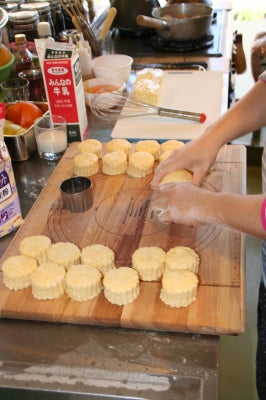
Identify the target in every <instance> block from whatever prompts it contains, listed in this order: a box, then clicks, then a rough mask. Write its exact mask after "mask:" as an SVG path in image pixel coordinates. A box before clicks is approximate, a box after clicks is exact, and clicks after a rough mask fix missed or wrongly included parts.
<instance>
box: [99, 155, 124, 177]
mask: <svg viewBox="0 0 266 400" xmlns="http://www.w3.org/2000/svg"><path fill="white" fill-rule="evenodd" d="M102 172H103V173H104V174H106V175H120V174H124V173H126V172H127V155H126V153H125V152H123V151H120V150H118V151H112V152H111V153H107V154H105V155H104V156H103V158H102Z"/></svg>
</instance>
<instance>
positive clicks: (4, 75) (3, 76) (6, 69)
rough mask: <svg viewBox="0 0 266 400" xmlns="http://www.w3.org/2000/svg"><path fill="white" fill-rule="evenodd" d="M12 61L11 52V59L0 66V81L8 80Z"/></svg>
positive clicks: (13, 59) (12, 55)
mask: <svg viewBox="0 0 266 400" xmlns="http://www.w3.org/2000/svg"><path fill="white" fill-rule="evenodd" d="M14 61H15V57H14V54H12V53H11V60H10V61H9V62H8V63H7V64H5V65H2V67H0V83H1V82H4V81H7V80H8V78H9V75H10V73H11V70H12V65H13V63H14Z"/></svg>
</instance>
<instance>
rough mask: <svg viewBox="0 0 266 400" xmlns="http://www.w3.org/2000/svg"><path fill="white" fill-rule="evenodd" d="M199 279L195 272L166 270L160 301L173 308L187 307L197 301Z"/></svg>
mask: <svg viewBox="0 0 266 400" xmlns="http://www.w3.org/2000/svg"><path fill="white" fill-rule="evenodd" d="M197 289H198V277H197V275H196V274H195V273H194V272H191V271H188V270H185V269H180V270H178V271H170V270H168V269H167V270H165V273H164V274H163V278H162V288H161V292H160V299H161V300H162V301H163V302H164V303H165V304H167V305H169V306H171V307H176V308H179V307H186V306H188V305H189V304H191V303H192V302H193V301H195V300H196V297H197Z"/></svg>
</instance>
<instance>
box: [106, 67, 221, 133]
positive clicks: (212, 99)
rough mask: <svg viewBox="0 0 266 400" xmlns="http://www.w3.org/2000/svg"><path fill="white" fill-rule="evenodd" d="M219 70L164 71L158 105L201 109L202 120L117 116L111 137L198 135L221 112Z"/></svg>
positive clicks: (198, 110)
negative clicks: (200, 121)
mask: <svg viewBox="0 0 266 400" xmlns="http://www.w3.org/2000/svg"><path fill="white" fill-rule="evenodd" d="M222 103H223V73H222V72H220V71H206V72H204V71H165V72H164V75H163V79H162V84H161V90H160V96H159V101H158V105H159V106H162V107H169V108H177V109H180V110H187V111H194V112H200V113H205V114H206V115H207V119H206V121H205V122H204V123H199V122H194V121H186V120H181V119H174V118H166V117H159V116H157V115H146V116H141V117H133V118H122V119H118V121H117V123H116V124H115V126H114V129H113V131H112V133H111V137H112V138H127V139H158V140H159V139H160V140H164V139H180V140H191V139H195V138H196V137H198V136H200V135H201V134H202V133H203V132H204V130H205V129H206V127H207V126H208V125H210V124H211V123H212V122H214V121H215V120H216V119H217V118H218V117H219V116H220V115H221V113H222V105H223V104H222Z"/></svg>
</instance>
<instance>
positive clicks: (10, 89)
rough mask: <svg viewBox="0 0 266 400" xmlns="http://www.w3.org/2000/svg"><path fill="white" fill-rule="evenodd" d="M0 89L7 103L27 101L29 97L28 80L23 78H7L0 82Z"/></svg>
mask: <svg viewBox="0 0 266 400" xmlns="http://www.w3.org/2000/svg"><path fill="white" fill-rule="evenodd" d="M1 89H2V92H3V95H4V99H5V101H6V102H7V103H13V102H15V101H20V100H22V101H25V100H26V101H27V100H29V98H30V91H29V81H28V80H27V79H24V78H14V79H8V80H7V81H5V82H2V83H1Z"/></svg>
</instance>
